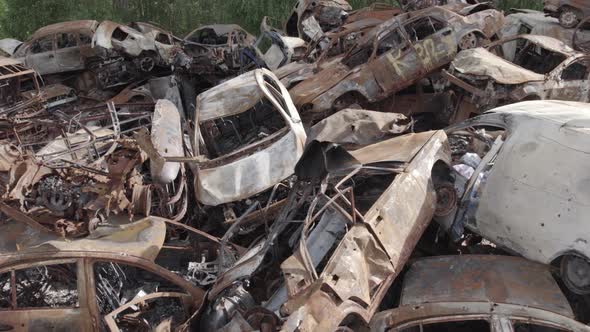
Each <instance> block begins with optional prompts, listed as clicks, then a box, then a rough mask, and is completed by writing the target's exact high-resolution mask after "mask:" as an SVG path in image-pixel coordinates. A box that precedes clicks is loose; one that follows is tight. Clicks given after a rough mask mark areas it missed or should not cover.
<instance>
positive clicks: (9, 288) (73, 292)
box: [0, 262, 80, 310]
mask: <svg viewBox="0 0 590 332" xmlns="http://www.w3.org/2000/svg"><path fill="white" fill-rule="evenodd" d="M0 285H1V286H2V288H1V290H0V291H1V292H2V293H1V294H2V299H1V300H0V310H2V309H16V308H21V309H25V308H27V309H42V308H76V307H78V306H79V305H80V303H79V302H78V275H77V263H76V262H71V263H61V264H43V265H41V264H39V265H33V266H30V267H27V268H22V269H17V270H14V271H8V272H5V273H0ZM14 295H16V297H13V296H14ZM12 299H15V300H16V301H15V302H13V300H12Z"/></svg>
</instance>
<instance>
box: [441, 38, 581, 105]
mask: <svg viewBox="0 0 590 332" xmlns="http://www.w3.org/2000/svg"><path fill="white" fill-rule="evenodd" d="M589 74H590V56H589V55H588V54H584V53H581V52H576V51H574V50H573V49H571V48H570V47H568V46H567V45H565V44H564V43H563V42H561V41H559V40H557V39H553V38H551V37H545V36H534V35H520V36H515V37H512V38H507V39H503V40H501V41H498V42H496V43H493V44H490V45H488V46H487V47H484V48H477V49H472V50H466V51H463V52H460V53H459V54H458V55H457V57H456V58H455V60H453V62H452V63H451V67H450V69H449V71H448V72H443V75H444V76H445V77H446V78H447V79H448V80H449V82H450V83H451V84H453V85H454V86H456V87H457V88H458V94H463V95H466V96H467V101H468V102H469V103H471V104H473V105H475V108H474V110H475V111H476V112H477V111H478V110H480V109H484V110H485V109H490V108H493V107H495V106H500V105H505V104H508V103H513V102H518V101H523V100H539V99H556V100H571V101H589V98H590V95H589V93H590V91H589V86H590V81H589V77H588V75H589Z"/></svg>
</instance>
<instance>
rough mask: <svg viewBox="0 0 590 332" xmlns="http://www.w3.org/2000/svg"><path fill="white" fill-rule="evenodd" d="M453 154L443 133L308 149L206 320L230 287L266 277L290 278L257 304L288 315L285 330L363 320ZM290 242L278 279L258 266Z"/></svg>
mask: <svg viewBox="0 0 590 332" xmlns="http://www.w3.org/2000/svg"><path fill="white" fill-rule="evenodd" d="M449 153H450V150H449V146H448V145H447V139H446V136H445V134H444V133H443V132H442V131H431V132H424V133H420V134H408V135H404V136H400V137H396V138H392V139H389V140H386V141H382V142H379V143H376V144H373V145H369V146H367V147H365V148H361V149H359V150H355V151H352V152H346V151H344V150H343V149H342V148H341V147H337V146H336V147H335V146H333V144H331V143H319V142H317V141H314V142H313V143H311V144H310V145H309V146H308V148H307V150H306V152H305V154H304V156H303V157H302V159H301V160H300V161H299V163H298V165H297V168H296V175H297V177H298V183H297V184H295V185H294V190H293V191H292V194H291V195H290V197H289V198H288V199H287V200H288V203H287V204H286V205H285V207H284V208H283V210H282V211H281V213H280V215H279V217H277V219H276V220H275V222H274V223H273V225H272V227H271V229H270V231H269V233H268V234H269V235H268V237H267V238H265V239H264V240H263V241H261V242H260V243H259V244H257V245H254V246H253V247H252V249H251V250H250V251H248V252H247V253H245V254H244V256H243V257H242V258H240V260H239V261H238V262H236V264H235V265H234V266H233V267H232V268H230V269H228V270H227V271H225V272H224V273H223V274H222V275H221V276H220V277H219V279H218V281H217V283H216V284H215V285H214V287H213V288H212V290H211V292H210V293H209V298H210V299H211V300H212V301H213V302H212V303H213V306H211V307H209V309H207V310H206V311H205V312H206V314H205V315H206V316H204V318H203V320H206V319H207V318H206V317H219V316H218V315H217V316H215V315H212V314H207V312H213V313H214V312H215V311H216V310H219V309H218V305H217V304H218V303H220V302H219V301H221V300H222V299H223V298H224V297H225V298H227V296H230V298H231V296H232V295H228V294H227V291H228V290H230V288H232V287H234V286H235V285H239V284H242V283H243V280H259V278H258V277H256V275H257V274H260V276H259V277H260V278H261V280H264V282H265V283H266V285H268V283H269V282H270V281H269V280H272V279H274V278H277V277H278V278H280V279H282V278H284V280H280V279H279V280H277V281H273V282H272V284H278V287H275V288H273V289H274V292H271V293H266V294H269V295H268V296H270V298H268V297H267V298H262V299H260V301H262V303H263V306H264V308H265V310H267V311H270V312H274V313H276V314H279V316H282V317H284V318H285V322H284V324H283V325H282V327H281V330H283V331H333V330H335V329H336V328H338V327H339V326H341V325H346V322H347V321H349V320H350V319H351V318H354V319H355V320H356V319H358V320H361V321H363V322H364V323H365V324H367V323H368V322H369V320H370V319H371V317H372V315H373V314H374V313H375V312H376V310H377V308H378V306H379V304H380V303H381V300H382V299H383V297H384V295H385V293H386V292H387V290H388V289H389V286H390V285H391V283H392V282H393V280H394V279H395V277H396V276H397V274H398V273H399V272H400V271H401V268H402V267H403V265H404V264H405V262H406V260H407V259H408V257H409V255H410V253H411V252H412V250H413V248H414V246H415V245H416V242H417V241H418V239H419V238H420V236H421V234H422V232H423V231H424V229H425V228H426V226H427V225H428V224H429V222H430V220H431V218H432V216H433V215H434V214H435V211H436V210H437V207H438V206H437V197H436V196H437V195H436V187H437V182H438V180H439V175H441V174H445V172H447V171H445V169H447V168H448V166H447V165H448V162H449V161H450V159H449V158H450V155H449ZM443 178H444V175H443ZM441 179H442V178H441ZM353 183H354V185H353ZM321 184H323V185H321ZM316 186H317V189H314V188H316ZM320 187H321V189H320ZM316 190H319V191H318V192H317V193H314V192H315V191H316ZM401 193H403V195H400V194H401ZM297 197H300V198H297ZM305 202H307V203H305ZM301 209H302V210H301ZM300 210H301V211H300ZM299 212H301V213H303V215H304V216H305V218H304V220H303V224H302V226H297V227H296V228H295V230H294V232H293V233H292V231H290V229H292V228H289V226H291V225H292V221H291V218H294V217H295V215H299V214H298V213H299ZM297 218H299V217H297ZM283 237H284V240H279V239H282V238H283ZM288 239H291V240H289V241H287V240H288ZM284 241H285V242H287V243H289V246H290V247H292V248H293V249H292V250H294V252H291V253H289V254H287V257H286V259H284V260H279V262H278V263H279V264H280V269H281V271H282V273H281V274H278V275H276V274H272V272H271V271H269V270H268V269H263V268H262V267H261V264H262V262H263V259H264V257H265V256H266V253H267V252H269V251H273V250H271V249H272V248H273V246H275V245H276V243H277V242H279V243H283V242H284ZM291 241H295V242H294V243H291ZM285 246H286V244H285V245H281V247H282V248H284V247H285ZM277 249H278V248H277ZM281 252H284V249H283V250H281ZM281 275H282V277H281ZM232 285H234V286H232ZM230 286H231V287H230ZM230 294H232V293H230ZM246 309H247V308H246ZM240 314H244V313H243V312H240ZM238 316H239V315H238V314H237V313H236V314H235V315H234V317H238ZM226 317H227V318H226V319H225V320H221V322H222V323H227V324H230V325H231V324H235V323H236V322H235V320H232V318H231V315H230V313H228V315H227V316H226ZM215 323H219V320H218V321H216V322H214V323H213V322H212V324H215ZM221 326H223V324H221ZM221 326H219V325H217V326H215V325H209V326H208V327H209V328H220V327H221Z"/></svg>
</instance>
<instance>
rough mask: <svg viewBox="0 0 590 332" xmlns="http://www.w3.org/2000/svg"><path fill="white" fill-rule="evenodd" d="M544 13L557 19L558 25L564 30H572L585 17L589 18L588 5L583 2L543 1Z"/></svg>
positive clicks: (589, 9)
mask: <svg viewBox="0 0 590 332" xmlns="http://www.w3.org/2000/svg"><path fill="white" fill-rule="evenodd" d="M543 10H544V11H545V13H547V14H548V15H549V16H553V17H557V18H559V24H561V25H562V26H563V27H565V28H574V27H576V25H578V23H579V22H580V21H581V20H582V19H584V18H585V17H587V16H590V4H588V2H587V1H583V0H544V9H543Z"/></svg>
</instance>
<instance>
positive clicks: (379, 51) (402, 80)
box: [368, 27, 420, 94]
mask: <svg viewBox="0 0 590 332" xmlns="http://www.w3.org/2000/svg"><path fill="white" fill-rule="evenodd" d="M419 64H420V60H419V59H418V56H417V54H416V50H415V49H414V47H413V46H412V45H411V43H410V42H409V41H408V39H407V38H406V36H405V35H404V33H403V32H402V30H401V29H400V28H399V27H396V28H394V29H392V30H390V31H387V32H386V33H383V34H382V35H381V36H378V37H377V42H376V45H375V47H374V48H373V55H372V58H371V60H369V64H368V65H369V68H370V70H371V72H372V74H373V76H374V77H375V80H376V81H377V82H378V84H379V86H380V87H381V89H382V90H383V93H384V94H389V93H390V92H393V91H397V90H401V89H402V88H404V87H406V86H409V85H411V84H412V82H413V81H415V80H416V79H417V77H418V76H419V75H418V74H419V72H420V65H419Z"/></svg>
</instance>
